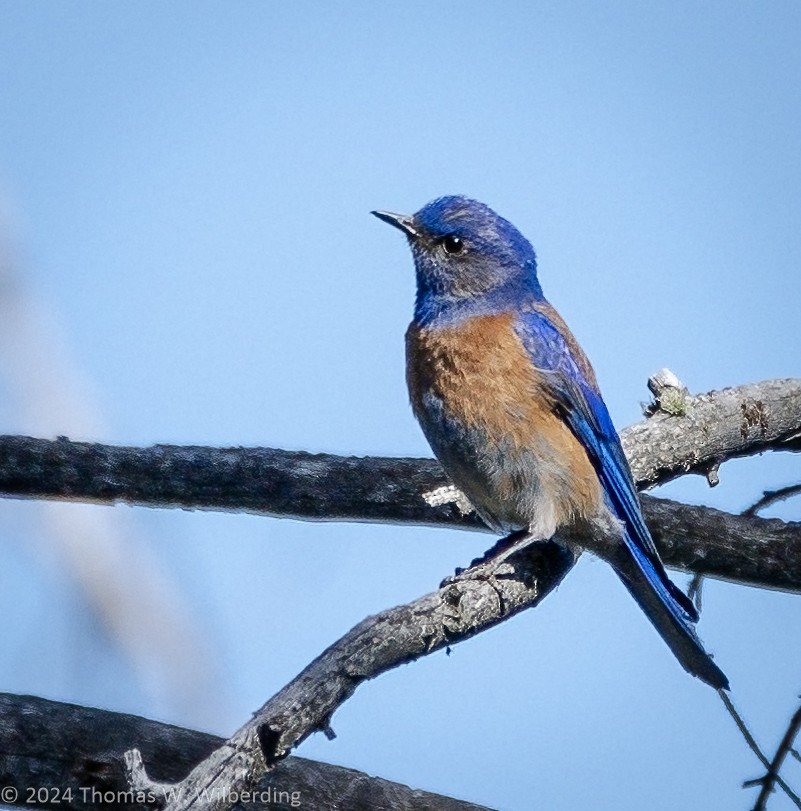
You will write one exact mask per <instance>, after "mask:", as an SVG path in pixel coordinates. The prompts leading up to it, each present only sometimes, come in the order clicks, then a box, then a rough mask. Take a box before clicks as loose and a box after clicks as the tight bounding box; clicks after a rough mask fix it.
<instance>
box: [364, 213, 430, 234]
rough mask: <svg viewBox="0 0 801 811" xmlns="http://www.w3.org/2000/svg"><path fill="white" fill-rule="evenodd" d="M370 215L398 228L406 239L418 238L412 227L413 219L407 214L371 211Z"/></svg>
mask: <svg viewBox="0 0 801 811" xmlns="http://www.w3.org/2000/svg"><path fill="white" fill-rule="evenodd" d="M370 213H371V214H373V215H375V216H376V217H378V219H379V220H383V221H384V222H388V223H389V224H390V225H394V226H395V228H399V229H400V230H401V231H403V233H404V234H406V236H407V237H410V238H412V239H413V238H415V237H417V236H419V234H418V233H417V230H416V229H415V227H414V219H413V218H412V217H410V216H408V215H407V214H393V213H392V212H391V211H371V212H370Z"/></svg>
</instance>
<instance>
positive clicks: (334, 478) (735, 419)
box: [0, 380, 801, 527]
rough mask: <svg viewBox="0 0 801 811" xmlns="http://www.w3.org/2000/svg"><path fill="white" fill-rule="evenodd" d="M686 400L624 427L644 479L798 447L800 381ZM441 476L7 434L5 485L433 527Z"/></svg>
mask: <svg viewBox="0 0 801 811" xmlns="http://www.w3.org/2000/svg"><path fill="white" fill-rule="evenodd" d="M687 409H688V413H687V414H686V415H685V416H668V415H665V414H664V413H662V412H659V413H657V414H656V415H654V416H652V417H651V418H650V419H647V420H645V421H644V422H641V423H638V424H637V425H634V426H632V427H630V428H627V429H626V430H624V431H622V432H621V439H622V441H623V445H624V448H625V450H626V454H627V456H628V457H629V460H630V462H631V466H632V471H633V473H634V476H635V478H636V479H637V481H638V484H639V485H640V486H641V487H652V486H654V485H656V484H663V483H665V482H667V481H670V480H671V479H674V478H676V477H677V476H681V475H683V474H685V473H688V472H702V473H705V472H706V470H707V469H708V468H709V467H710V466H711V465H713V464H719V463H720V462H721V461H723V460H725V459H729V458H733V457H736V456H746V455H749V454H755V453H762V452H763V451H766V450H792V451H799V450H801V380H768V381H765V382H763V383H754V384H749V385H746V386H739V387H737V388H732V389H723V390H722V391H718V392H712V393H710V394H704V395H700V396H698V397H694V398H689V400H688V406H687ZM445 484H447V478H446V477H445V474H444V473H443V472H442V468H441V467H440V466H439V465H438V464H437V463H436V462H435V461H433V460H431V459H384V458H370V457H367V458H359V457H353V456H349V457H343V456H332V455H329V454H311V453H306V452H303V451H284V450H274V449H269V448H207V447H200V446H183V447H179V446H175V445H154V446H153V447H150V448H126V447H116V446H111V445H99V444H89V443H79V442H70V441H69V440H67V439H66V438H65V437H64V438H61V439H59V440H57V441H54V442H51V441H47V440H41V439H31V438H28V437H13V436H0V494H2V495H7V496H13V497H18V498H56V499H71V500H79V501H91V502H97V503H101V504H113V503H116V502H124V503H127V504H132V505H140V506H149V507H183V508H190V509H211V510H236V511H240V512H241V511H245V512H253V513H258V514H261V515H273V516H279V517H284V518H300V519H307V520H341V521H379V522H386V521H401V522H404V523H421V524H429V525H436V524H442V523H445V524H452V523H453V522H454V520H455V519H457V518H459V514H458V511H457V509H456V508H455V507H454V506H453V505H444V506H443V507H442V508H440V509H425V504H422V503H421V500H420V494H421V493H423V492H426V491H428V490H432V489H435V488H436V487H440V486H443V485H445ZM463 523H464V524H465V525H467V526H474V527H478V526H479V522H478V521H477V520H476V519H473V520H467V521H464V522H463Z"/></svg>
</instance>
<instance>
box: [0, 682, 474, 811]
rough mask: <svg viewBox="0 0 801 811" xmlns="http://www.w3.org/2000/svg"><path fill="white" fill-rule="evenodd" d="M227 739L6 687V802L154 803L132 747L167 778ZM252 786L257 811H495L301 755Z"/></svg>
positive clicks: (1, 731) (0, 722) (0, 719)
mask: <svg viewBox="0 0 801 811" xmlns="http://www.w3.org/2000/svg"><path fill="white" fill-rule="evenodd" d="M223 742H224V741H223V740H222V738H218V737H216V736H214V735H208V734H206V733H203V732H194V731H192V730H188V729H181V728H180V727H175V726H170V725H168V724H161V723H158V722H156V721H148V720H146V719H144V718H138V717H136V716H133V715H123V714H122V713H114V712H107V711H105V710H97V709H89V708H86V707H78V706H75V705H74V704H61V703H59V702H55V701H47V700H46V699H43V698H33V697H30V696H15V695H9V694H3V693H0V775H2V785H3V791H2V795H1V796H2V801H3V804H4V805H13V806H29V807H32V806H35V807H37V808H49V809H53V811H58V809H64V808H71V809H80V810H81V811H84V809H85V810H86V811H88V810H89V809H95V808H102V807H107V808H114V809H116V810H117V811H134V809H137V811H141V809H145V808H148V809H152V807H153V804H152V803H150V802H146V801H145V800H146V798H136V797H135V796H133V795H132V794H130V793H129V792H130V787H129V786H128V781H127V778H126V775H125V769H124V765H123V752H125V751H126V750H127V749H130V748H131V747H133V746H136V747H138V748H139V750H140V751H141V752H142V755H143V757H144V760H145V762H146V763H147V766H148V769H151V770H152V771H153V774H155V775H157V776H158V777H159V779H162V780H178V779H180V778H181V777H182V776H183V775H184V774H186V772H187V771H188V770H189V769H191V768H192V766H193V765H194V764H196V763H198V762H200V761H201V760H203V758H205V757H207V756H208V755H209V754H211V753H212V752H213V751H214V750H215V749H217V748H218V747H219V746H221V745H222V744H223ZM32 791H33V792H34V793H33V794H31V792H32ZM253 791H254V792H255V797H256V799H257V800H263V802H259V801H256V802H253V803H247V808H248V809H253V811H260V810H261V809H263V811H268V809H278V808H293V807H297V808H305V809H312V808H335V807H339V808H384V809H387V811H427V809H432V811H489V809H486V808H484V806H478V805H473V804H472V803H466V802H461V801H459V800H453V799H450V798H448V797H441V796H439V795H436V794H429V793H428V792H424V791H418V790H415V789H411V788H408V787H407V786H403V785H400V784H398V783H391V782H389V781H387V780H382V779H381V778H377V777H370V776H368V775H366V774H364V773H363V772H357V771H354V770H353V769H345V768H342V767H339V766H332V765H329V764H327V763H319V762H316V761H313V760H307V759H305V758H299V757H289V758H286V759H285V760H282V761H281V762H280V763H277V764H276V765H275V768H273V769H272V770H270V771H269V772H267V773H266V774H265V775H264V776H263V778H262V780H261V781H259V782H258V783H256V784H255V785H254V787H253ZM126 792H128V793H127V794H126ZM14 793H16V799H15V798H14ZM139 799H141V800H142V801H137V800H139Z"/></svg>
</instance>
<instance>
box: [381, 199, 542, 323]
mask: <svg viewBox="0 0 801 811" xmlns="http://www.w3.org/2000/svg"><path fill="white" fill-rule="evenodd" d="M373 214H375V216H376V217H378V218H379V219H381V220H384V222H388V223H389V224H390V225H394V226H395V227H396V228H399V229H400V230H401V231H403V233H404V234H406V237H407V238H408V240H409V245H410V247H411V249H412V255H413V256H414V264H415V269H416V271H417V304H416V307H415V318H416V319H417V320H418V321H420V322H427V321H431V320H432V319H434V318H444V319H451V318H458V317H460V316H462V315H472V314H475V313H478V312H492V311H494V310H498V309H502V308H504V307H506V306H508V305H510V304H513V303H518V304H519V303H520V302H521V300H522V299H525V298H538V299H539V298H542V290H541V289H540V285H539V281H538V280H537V260H536V256H535V254H534V249H533V248H532V247H531V243H530V242H529V241H528V240H527V239H526V238H525V237H524V236H523V235H522V234H521V233H520V231H518V230H517V228H515V227H514V225H512V223H510V222H509V221H508V220H505V219H504V218H503V217H501V216H499V215H498V214H496V213H495V212H494V211H493V210H492V209H491V208H489V207H488V206H485V205H484V204H483V203H479V202H478V201H477V200H471V199H470V198H468V197H460V196H452V197H439V198H437V199H436V200H433V201H432V202H430V203H428V205H426V206H424V207H423V208H421V209H420V211H418V212H417V213H416V214H413V215H411V216H408V215H405V214H393V213H391V212H388V211H374V212H373Z"/></svg>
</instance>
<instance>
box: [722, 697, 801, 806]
mask: <svg viewBox="0 0 801 811" xmlns="http://www.w3.org/2000/svg"><path fill="white" fill-rule="evenodd" d="M718 695H719V696H720V700H721V701H722V702H723V704H724V706H725V707H726V709H727V710H728V712H729V715H730V716H731V717H732V719H733V720H734V723H735V724H736V725H737V728H738V729H739V730H740V734H741V735H742V736H743V738H744V739H745V742H746V743H747V744H748V746H749V748H750V749H751V751H752V752H753V753H754V754H755V755H756V756H757V759H758V760H759V762H760V763H761V764H762V765H763V766H764V767H765V768H766V769H767V770H768V774H770V773H771V764H770V763H769V762H768V759H767V757H766V756H765V755H764V754H763V753H762V750H761V749H760V748H759V744H757V742H756V741H755V740H754V736H753V735H752V734H751V732H750V731H749V729H748V727H747V726H746V724H745V721H744V720H743V719H742V717H741V715H740V713H739V712H737V709H736V708H735V706H734V704H733V703H732V700H731V698H730V697H729V694H728V693H727V692H726V691H725V690H718ZM799 712H801V710H799ZM790 743H792V740H791V741H790ZM777 754H778V753H777ZM785 754H786V753H785ZM783 757H784V756H782V758H783ZM774 780H775V782H776V784H777V785H779V786H781V787H782V789H783V790H784V793H785V794H786V795H787V796H788V797H789V798H790V799H791V800H792V801H793V803H795V805H796V807H797V808H801V797H799V796H798V795H797V794H796V793H795V792H794V791H793V790H792V789H791V788H790V786H788V785H787V783H785V782H784V780H782V778H781V777H780V776H779V775H778V773H777V774H775V775H774ZM756 782H762V780H759V781H748V782H746V783H744V784H743V787H744V788H746V787H748V786H750V785H754V784H755V783H756ZM761 796H762V795H761V794H760V797H761ZM754 811H758V807H755V808H754Z"/></svg>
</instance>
